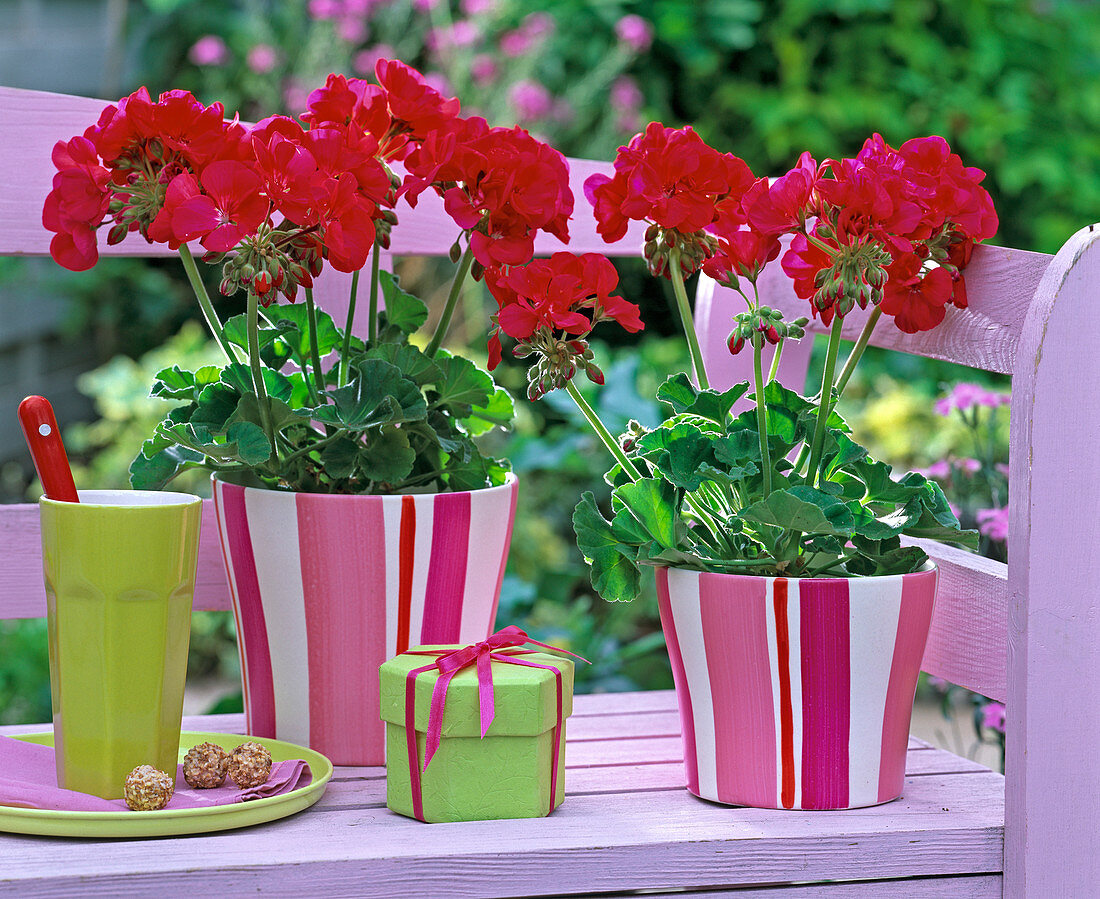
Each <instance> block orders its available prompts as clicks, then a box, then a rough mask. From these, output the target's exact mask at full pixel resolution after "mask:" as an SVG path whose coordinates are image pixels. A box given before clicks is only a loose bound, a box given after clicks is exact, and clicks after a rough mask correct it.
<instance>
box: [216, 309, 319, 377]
mask: <svg viewBox="0 0 1100 899" xmlns="http://www.w3.org/2000/svg"><path fill="white" fill-rule="evenodd" d="M222 328H223V330H224V332H225V338H226V340H227V341H229V343H231V344H233V345H234V346H238V347H240V348H241V349H243V350H244V351H245V354H246V355H247V352H248V316H247V315H245V314H244V313H241V314H240V315H234V316H233V317H232V318H230V319H229V320H228V321H226V322H225V324H224V325H223V326H222ZM256 342H257V343H258V344H259V346H260V358H261V359H262V360H263V363H264V364H265V365H267V366H269V367H270V368H273V369H275V370H276V371H278V370H279V369H281V368H282V367H283V366H284V365H285V364H286V363H287V360H288V359H290V357H291V344H290V343H288V342H287V341H285V340H283V339H282V331H280V330H279V329H278V328H273V327H267V326H266V325H265V324H264V323H262V322H261V324H260V327H259V328H258V329H257V341H256ZM302 361H303V360H302V359H301V358H299V359H298V360H297V362H298V364H299V365H300V364H301V363H302Z"/></svg>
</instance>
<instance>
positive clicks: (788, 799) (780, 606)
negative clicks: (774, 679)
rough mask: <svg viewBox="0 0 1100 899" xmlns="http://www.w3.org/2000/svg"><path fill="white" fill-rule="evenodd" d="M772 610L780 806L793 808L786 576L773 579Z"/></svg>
mask: <svg viewBox="0 0 1100 899" xmlns="http://www.w3.org/2000/svg"><path fill="white" fill-rule="evenodd" d="M772 605H773V606H774V609H775V645H776V655H777V658H776V662H777V670H778V673H779V756H780V760H781V761H780V767H781V769H782V790H781V795H780V801H781V802H782V803H783V808H793V807H794V783H795V772H794V712H793V710H792V707H791V637H790V626H789V624H788V621H787V579H786V578H784V577H777V578H776V579H775V580H774V581H773V582H772Z"/></svg>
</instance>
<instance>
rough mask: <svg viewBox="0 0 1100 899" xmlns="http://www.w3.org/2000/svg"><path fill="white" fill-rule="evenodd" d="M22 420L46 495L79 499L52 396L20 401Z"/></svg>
mask: <svg viewBox="0 0 1100 899" xmlns="http://www.w3.org/2000/svg"><path fill="white" fill-rule="evenodd" d="M19 424H20V426H22V428H23V436H24V437H25V438H26V440H27V446H28V447H29V448H30V451H31V458H32V459H34V467H35V468H36V469H38V477H39V478H40V479H41V481H42V488H43V489H44V490H45V491H46V496H47V497H48V498H49V499H56V500H60V501H61V502H66V503H78V502H80V499H79V497H78V496H77V494H76V484H74V483H73V472H72V469H71V468H69V457H68V456H67V455H65V444H64V443H62V442H61V431H60V430H58V427H57V419H56V418H54V414H53V407H52V406H51V405H50V402H49V400H47V399H46V398H45V397H44V396H28V397H27V398H26V399H25V400H23V402H21V403H20V404H19Z"/></svg>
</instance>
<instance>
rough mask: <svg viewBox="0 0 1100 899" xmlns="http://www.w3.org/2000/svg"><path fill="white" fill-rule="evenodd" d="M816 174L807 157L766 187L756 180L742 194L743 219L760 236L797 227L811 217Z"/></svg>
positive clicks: (813, 165)
mask: <svg viewBox="0 0 1100 899" xmlns="http://www.w3.org/2000/svg"><path fill="white" fill-rule="evenodd" d="M819 176H820V173H819V171H818V165H817V163H816V162H815V161H814V158H813V157H812V156H811V155H810V154H809V153H803V154H802V156H801V157H799V160H798V165H797V166H795V167H794V168H793V169H791V170H790V171H789V172H787V174H785V175H783V176H782V177H781V178H776V179H775V182H774V183H771V184H769V183H768V180H767V179H766V178H761V179H759V180H758V181H757V182H756V183H755V184H753V185H752V187H751V188H750V189H749V191H748V193H746V195H745V198H744V200H743V201H742V205H743V207H744V210H745V215H746V218H747V219H748V221H749V224H750V225H752V227H753V228H754V229H756V230H757V231H759V232H761V233H763V234H771V235H777V234H784V233H786V232H788V231H790V230H792V229H793V228H796V227H798V226H799V225H801V224H802V223H803V222H804V221H805V220H806V217H807V216H808V215H812V211H811V206H812V202H813V194H814V188H815V187H816V186H817V183H818V179H819Z"/></svg>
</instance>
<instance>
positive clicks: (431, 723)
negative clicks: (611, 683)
mask: <svg viewBox="0 0 1100 899" xmlns="http://www.w3.org/2000/svg"><path fill="white" fill-rule="evenodd" d="M528 643H533V644H534V645H535V646H541V647H542V648H543V649H549V650H550V651H551V652H560V653H564V654H565V655H570V656H573V658H575V659H580V661H582V662H585V663H588V659H585V658H582V657H581V656H579V655H577V654H576V653H574V652H570V651H569V650H568V649H561V648H559V647H557V646H551V645H550V644H548V643H540V642H539V641H538V640H532V639H531V638H530V637H529V636H527V634H526V632H524V631H523V630H522V629H521V628H518V627H516V626H515V625H514V624H510V625H508V627H505V628H501V629H500V630H499V631H497V632H496V633H495V634H493V635H491V636H490V637H489V638H488V639H487V640H482V641H481V642H480V643H471V644H470V645H469V646H464V647H462V648H461V649H414V650H408V652H409V655H419V656H435V657H436V660H435V661H434V662H432V663H431V664H428V665H424V666H423V667H421V668H414V669H413V670H412V671H410V672H409V673H408V675H406V677H405V739H406V743H407V747H408V752H409V781H410V785H411V787H412V803H413V815H415V817H416V818H417V819H419V820H420V821H423V820H424V799H423V794H422V791H421V786H420V773H421V767H420V751H419V748H418V747H417V742H416V714H415V712H416V679H417V677H419V676H420V675H421V674H424V673H425V672H427V671H432V670H435V671H438V672H439V677H438V678H437V679H436V682H435V686H434V687H433V688H432V704H431V708H430V709H429V711H428V732H427V735H426V737H425V745H424V767H423V770H424V771H427V770H428V765H429V764H431V761H432V756H434V755H435V752H436V750H437V749H438V748H439V742H440V740H441V739H442V736H443V710H444V708H445V707H446V705H447V689H448V688H449V687H450V685H451V679H452V678H453V677H454V676H455V675H456V674H458V672H459V671H461V670H463V669H464V668H469V667H470V666H471V665H475V666H476V668H477V694H478V709H479V712H480V715H481V736H482V737H483V738H484V736H485V734H486V733H488V731H489V726H490V725H491V724H492V723H493V719H494V718H495V717H496V703H495V699H494V696H493V662H503V663H505V664H508V665H523V666H525V667H527V668H543V669H545V670H547V671H553V672H554V679H555V682H556V687H557V696H558V716H557V724H555V725H554V745H553V750H552V753H551V759H550V811H553V810H554V796H555V795H556V794H557V787H558V747H559V744H560V743H561V728H562V677H561V670H560V669H558V668H556V667H554V666H553V665H540V664H539V663H538V662H531V661H527V660H526V659H523V658H520V656H525V655H530V654H532V653H536V652H538V650H537V649H520V648H519V647H521V646H524V645H526V644H528ZM548 814H549V812H548Z"/></svg>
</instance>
